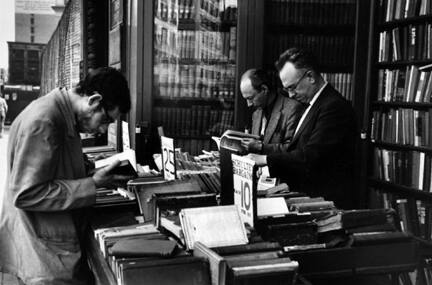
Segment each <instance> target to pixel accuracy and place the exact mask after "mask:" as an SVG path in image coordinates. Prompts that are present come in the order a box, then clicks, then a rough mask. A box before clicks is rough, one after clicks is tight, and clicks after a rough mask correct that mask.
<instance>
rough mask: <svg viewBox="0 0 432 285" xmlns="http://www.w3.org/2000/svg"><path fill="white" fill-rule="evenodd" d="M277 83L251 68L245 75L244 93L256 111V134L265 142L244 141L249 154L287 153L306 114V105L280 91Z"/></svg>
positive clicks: (253, 124)
mask: <svg viewBox="0 0 432 285" xmlns="http://www.w3.org/2000/svg"><path fill="white" fill-rule="evenodd" d="M275 80H276V78H275ZM275 80H272V78H271V76H270V74H268V73H267V72H266V71H264V70H262V69H249V70H247V71H246V72H245V73H244V74H243V75H242V78H241V81H240V91H241V93H242V96H243V98H244V99H245V100H246V102H247V105H248V107H252V108H255V111H254V113H253V115H252V134H254V135H259V136H260V137H262V140H255V139H250V138H247V139H246V138H245V139H243V140H242V145H243V147H244V148H245V149H246V151H248V152H253V153H261V154H269V153H274V152H282V151H285V150H286V148H287V147H288V144H289V142H290V141H291V139H292V137H293V135H294V131H295V128H296V126H297V123H298V121H299V119H300V117H301V115H302V113H303V111H304V108H303V106H302V104H300V103H299V102H297V101H295V100H292V99H290V98H287V97H285V96H283V95H282V94H280V93H279V92H278V90H277V88H276V86H274V85H275V83H274V81H275Z"/></svg>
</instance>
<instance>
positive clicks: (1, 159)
mask: <svg viewBox="0 0 432 285" xmlns="http://www.w3.org/2000/svg"><path fill="white" fill-rule="evenodd" d="M8 139H9V126H5V129H4V130H3V137H2V138H0V191H3V187H4V184H5V183H6V152H7V142H8Z"/></svg>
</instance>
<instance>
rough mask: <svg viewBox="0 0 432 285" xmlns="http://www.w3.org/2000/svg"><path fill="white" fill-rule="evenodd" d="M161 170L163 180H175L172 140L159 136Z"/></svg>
mask: <svg viewBox="0 0 432 285" xmlns="http://www.w3.org/2000/svg"><path fill="white" fill-rule="evenodd" d="M161 144H162V169H163V172H164V178H165V180H175V177H176V175H175V173H176V172H175V156H174V139H172V138H167V137H164V136H161Z"/></svg>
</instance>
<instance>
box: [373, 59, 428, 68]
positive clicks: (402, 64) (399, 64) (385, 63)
mask: <svg viewBox="0 0 432 285" xmlns="http://www.w3.org/2000/svg"><path fill="white" fill-rule="evenodd" d="M430 63H432V59H418V60H398V61H381V62H377V63H376V65H377V67H378V68H399V67H406V66H407V65H426V64H430Z"/></svg>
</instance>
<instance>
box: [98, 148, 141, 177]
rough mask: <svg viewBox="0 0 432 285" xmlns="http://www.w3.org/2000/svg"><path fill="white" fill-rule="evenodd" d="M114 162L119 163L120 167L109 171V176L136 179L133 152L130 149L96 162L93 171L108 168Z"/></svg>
mask: <svg viewBox="0 0 432 285" xmlns="http://www.w3.org/2000/svg"><path fill="white" fill-rule="evenodd" d="M116 160H119V161H120V165H119V166H117V167H116V168H114V169H113V170H111V171H110V173H111V174H117V175H125V176H131V177H138V173H137V167H136V158H135V151H133V150H131V149H128V150H125V151H124V152H120V153H117V154H115V155H113V156H110V157H107V158H104V159H99V160H96V161H95V169H94V171H97V170H99V169H102V168H104V167H106V166H109V165H111V164H112V163H113V162H114V161H116Z"/></svg>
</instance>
